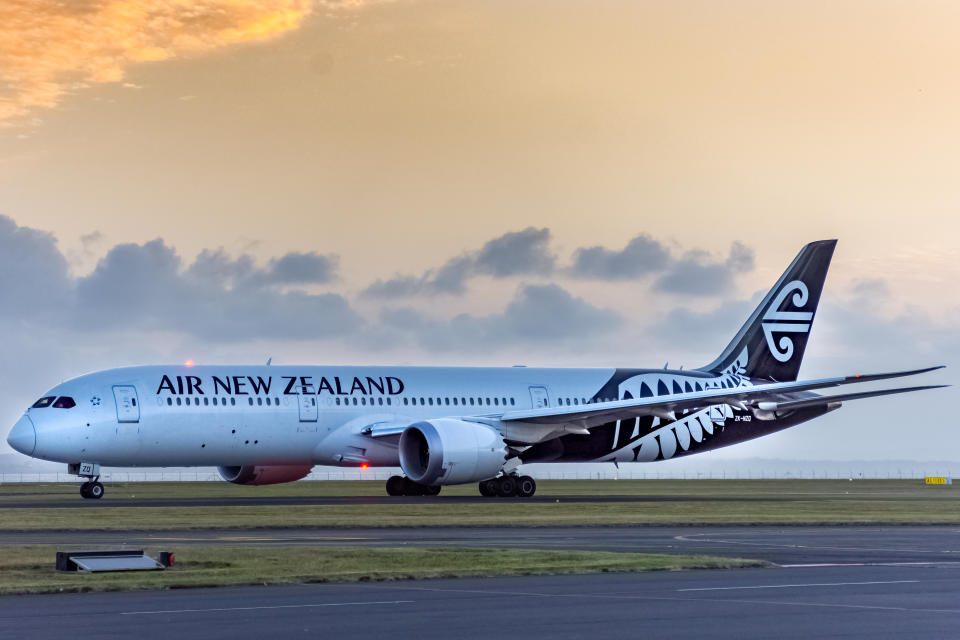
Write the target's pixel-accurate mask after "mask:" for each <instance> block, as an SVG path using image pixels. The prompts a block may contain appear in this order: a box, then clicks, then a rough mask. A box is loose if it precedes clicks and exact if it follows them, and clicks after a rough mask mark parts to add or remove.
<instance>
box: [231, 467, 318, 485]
mask: <svg viewBox="0 0 960 640" xmlns="http://www.w3.org/2000/svg"><path fill="white" fill-rule="evenodd" d="M312 468H313V466H312V465H272V464H271V465H243V466H242V467H217V471H218V472H219V473H220V477H221V478H223V479H224V480H226V481H227V482H232V483H233V484H254V485H259V484H280V483H281V482H294V481H296V480H299V479H301V478H306V477H307V475H308V474H309V473H310V470H311V469H312Z"/></svg>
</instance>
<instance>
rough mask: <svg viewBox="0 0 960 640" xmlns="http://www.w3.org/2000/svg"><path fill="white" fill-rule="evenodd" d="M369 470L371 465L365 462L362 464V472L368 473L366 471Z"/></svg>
mask: <svg viewBox="0 0 960 640" xmlns="http://www.w3.org/2000/svg"><path fill="white" fill-rule="evenodd" d="M369 468H370V465H368V464H367V463H366V462H363V463H361V464H360V470H361V471H366V470H367V469H369Z"/></svg>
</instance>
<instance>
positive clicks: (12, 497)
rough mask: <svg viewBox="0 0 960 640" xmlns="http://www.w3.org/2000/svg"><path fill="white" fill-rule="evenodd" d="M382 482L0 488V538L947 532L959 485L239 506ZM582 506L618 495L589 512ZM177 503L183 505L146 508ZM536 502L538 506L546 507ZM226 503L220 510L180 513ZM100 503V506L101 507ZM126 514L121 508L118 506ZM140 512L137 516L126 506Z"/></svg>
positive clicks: (691, 485)
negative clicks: (426, 530)
mask: <svg viewBox="0 0 960 640" xmlns="http://www.w3.org/2000/svg"><path fill="white" fill-rule="evenodd" d="M383 495H384V493H383V484H382V483H381V482H298V483H293V484H287V485H274V486H266V487H243V486H234V485H230V484H226V483H223V484H220V483H210V482H198V483H183V484H180V483H169V482H164V483H131V484H111V485H109V486H108V487H107V497H106V498H104V502H103V503H99V504H98V503H96V502H92V501H90V502H87V503H85V504H83V505H82V509H81V508H58V507H55V506H54V507H47V508H10V507H13V506H14V505H17V504H23V503H45V502H49V503H51V504H55V503H59V504H63V503H65V502H69V503H71V504H73V501H74V500H76V501H77V502H80V501H81V499H80V497H79V495H76V486H74V485H63V484H49V485H41V484H16V485H5V486H0V529H4V530H38V529H153V530H164V529H197V528H238V529H245V528H256V527H267V526H269V527H283V526H289V527H301V526H314V527H338V526H454V525H465V526H480V525H493V526H548V525H550V526H557V525H618V524H620V525H625V524H632V525H642V524H958V523H960V486H929V487H928V486H925V485H923V483H922V481H917V480H857V481H852V482H851V481H846V480H842V481H837V480H620V481H543V482H540V483H539V487H538V491H537V500H535V501H501V500H497V499H489V500H478V501H471V502H464V501H450V500H445V498H446V497H449V496H458V495H459V496H474V495H476V487H475V486H473V485H466V486H461V487H446V488H444V490H443V493H442V494H441V495H440V496H439V497H436V498H420V499H411V500H400V501H398V502H396V503H390V502H388V503H385V504H364V503H363V501H362V500H358V501H357V503H355V504H354V503H350V501H349V500H347V501H345V502H343V503H338V504H316V505H315V504H306V505H300V504H298V505H283V504H278V505H266V506H264V505H259V504H257V505H252V504H250V505H246V504H244V500H245V498H252V497H257V498H263V497H279V498H282V497H297V496H301V497H302V496H318V497H319V496H357V497H363V496H383ZM592 495H602V496H621V497H622V499H620V500H617V501H613V502H588V501H584V500H583V497H585V496H592ZM170 498H178V499H183V500H184V501H185V505H186V506H177V507H168V506H151V505H150V503H151V501H152V500H159V499H170ZM544 498H547V499H546V500H545V499H544ZM203 499H228V500H230V501H231V503H230V505H229V506H190V504H189V503H190V501H191V500H203ZM107 504H109V505H111V506H109V507H108V506H106V505H107ZM123 505H130V506H123ZM133 505H140V506H133Z"/></svg>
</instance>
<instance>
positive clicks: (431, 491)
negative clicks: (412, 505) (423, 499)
mask: <svg viewBox="0 0 960 640" xmlns="http://www.w3.org/2000/svg"><path fill="white" fill-rule="evenodd" d="M441 488H442V487H441V486H440V485H439V484H435V485H433V486H426V487H423V495H425V496H438V495H440V489H441Z"/></svg>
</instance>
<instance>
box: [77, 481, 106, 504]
mask: <svg viewBox="0 0 960 640" xmlns="http://www.w3.org/2000/svg"><path fill="white" fill-rule="evenodd" d="M80 495H81V496H83V497H84V498H86V499H87V500H99V499H100V498H102V497H103V484H101V482H100V479H99V478H95V479H93V480H91V481H89V482H84V483H83V484H82V485H80Z"/></svg>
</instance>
